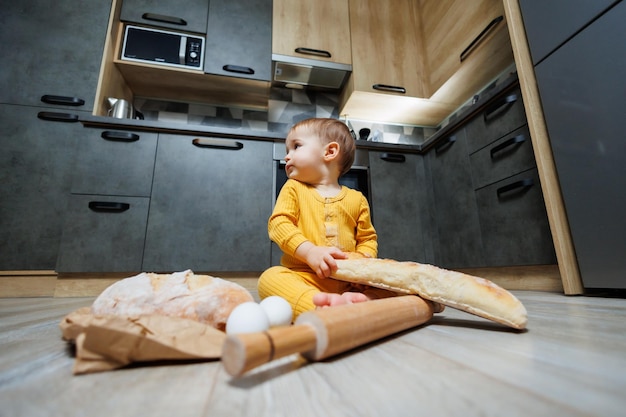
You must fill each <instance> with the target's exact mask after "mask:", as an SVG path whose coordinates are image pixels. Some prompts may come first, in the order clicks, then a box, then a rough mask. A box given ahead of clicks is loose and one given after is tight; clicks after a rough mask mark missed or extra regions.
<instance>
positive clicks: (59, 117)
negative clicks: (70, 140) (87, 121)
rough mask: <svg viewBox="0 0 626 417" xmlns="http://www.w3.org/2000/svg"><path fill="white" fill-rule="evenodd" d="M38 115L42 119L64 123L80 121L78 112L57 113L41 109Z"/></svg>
mask: <svg viewBox="0 0 626 417" xmlns="http://www.w3.org/2000/svg"><path fill="white" fill-rule="evenodd" d="M37 117H38V118H39V119H41V120H47V121H49V122H63V123H75V122H78V115H77V114H70V113H57V112H51V111H40V112H39V113H37Z"/></svg>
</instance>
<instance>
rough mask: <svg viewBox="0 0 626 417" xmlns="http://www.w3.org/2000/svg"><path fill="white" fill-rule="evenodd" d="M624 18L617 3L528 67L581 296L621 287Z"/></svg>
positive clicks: (625, 10) (625, 228)
mask: <svg viewBox="0 0 626 417" xmlns="http://www.w3.org/2000/svg"><path fill="white" fill-rule="evenodd" d="M537 7H538V6H537ZM523 11H524V21H525V20H526V17H525V16H526V12H527V9H526V8H524V9H523ZM625 19H626V2H624V1H620V2H616V3H615V5H614V6H613V7H612V8H610V9H609V10H607V11H606V12H605V13H604V14H602V15H601V16H600V17H598V18H597V20H595V21H594V22H593V23H591V24H590V25H589V26H587V27H585V28H584V29H583V30H582V31H580V32H579V33H577V34H576V35H575V36H574V37H573V38H571V39H570V40H568V41H567V42H566V43H565V44H563V45H562V46H560V47H559V48H558V49H556V50H555V51H554V52H552V54H550V56H548V57H546V58H545V59H544V60H543V61H541V62H540V63H539V64H538V65H536V67H535V74H536V79H537V85H538V87H539V93H540V96H541V105H542V107H543V115H544V117H545V122H546V127H547V131H548V135H549V138H550V145H551V147H552V153H553V155H554V162H555V164H556V171H557V173H558V180H559V184H560V188H561V193H562V196H563V201H564V205H565V209H566V212H567V219H568V223H569V229H570V231H571V235H572V242H573V245H574V248H575V253H576V262H577V264H578V267H579V269H580V275H581V278H582V284H583V286H584V288H585V290H587V291H589V290H592V291H593V290H598V289H607V288H609V289H624V288H626V280H625V279H624V271H625V270H626V262H625V261H624V253H626V239H624V236H626V222H625V221H624V212H626V198H625V195H624V190H625V189H626V177H625V176H624V172H625V171H624V164H625V162H626V157H625V155H626V142H625V141H624V132H625V131H626V123H625V122H624V114H626V101H625V100H624V91H625V83H624V73H626V56H625V55H624V54H623V51H621V50H620V47H616V45H618V44H619V45H621V44H620V43H619V41H621V40H623V39H626V30H625V27H624V20H625ZM528 30H530V31H532V30H533V28H532V27H528ZM531 36H532V35H531V34H529V37H531Z"/></svg>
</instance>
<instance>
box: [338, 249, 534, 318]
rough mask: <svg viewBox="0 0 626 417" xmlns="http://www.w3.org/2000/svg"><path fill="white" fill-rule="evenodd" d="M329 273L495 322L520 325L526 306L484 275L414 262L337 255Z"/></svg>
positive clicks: (525, 316) (340, 278) (341, 278)
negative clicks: (335, 265) (413, 295)
mask: <svg viewBox="0 0 626 417" xmlns="http://www.w3.org/2000/svg"><path fill="white" fill-rule="evenodd" d="M336 262H337V270H336V271H335V272H334V273H333V275H332V277H333V278H335V279H339V280H342V281H348V282H352V283H356V284H365V285H370V286H372V287H377V288H383V289H386V290H390V291H394V292H397V293H401V294H416V295H419V296H420V297H422V298H425V299H427V300H431V301H434V302H437V303H441V304H443V305H446V306H449V307H452V308H456V309H459V310H462V311H465V312H468V313H471V314H474V315H477V316H480V317H483V318H486V319H489V320H492V321H495V322H497V323H500V324H503V325H506V326H509V327H512V328H514V329H524V328H525V327H526V324H527V322H528V319H527V313H526V308H525V307H524V305H523V304H522V303H521V302H520V301H519V300H518V299H517V298H516V297H515V296H514V295H513V294H511V293H510V292H508V291H507V290H505V289H503V288H501V287H499V286H498V285H496V284H494V283H493V282H491V281H489V280H486V279H484V278H479V277H475V276H472V275H467V274H463V273H461V272H456V271H450V270H447V269H443V268H438V267H436V266H433V265H427V264H420V263H417V262H400V261H395V260H392V259H378V258H361V259H337V260H336Z"/></svg>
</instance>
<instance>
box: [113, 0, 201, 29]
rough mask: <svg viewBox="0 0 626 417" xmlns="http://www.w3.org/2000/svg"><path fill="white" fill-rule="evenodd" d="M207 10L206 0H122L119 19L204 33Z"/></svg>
mask: <svg viewBox="0 0 626 417" xmlns="http://www.w3.org/2000/svg"><path fill="white" fill-rule="evenodd" d="M208 12H209V1H208V0H176V1H171V0H158V1H155V0H124V1H123V3H122V10H121V12H120V20H122V21H124V22H133V23H140V24H143V25H148V26H158V27H163V28H167V29H176V30H180V31H184V32H196V33H205V32H206V24H207V15H208Z"/></svg>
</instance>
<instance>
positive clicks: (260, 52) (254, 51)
mask: <svg viewBox="0 0 626 417" xmlns="http://www.w3.org/2000/svg"><path fill="white" fill-rule="evenodd" d="M205 49H206V51H205V59H204V72H206V73H209V74H217V75H226V76H231V77H240V78H250V79H253V80H263V81H270V80H271V67H272V0H239V1H231V0H211V2H210V4H209V23H208V28H207V37H206V48H205Z"/></svg>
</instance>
